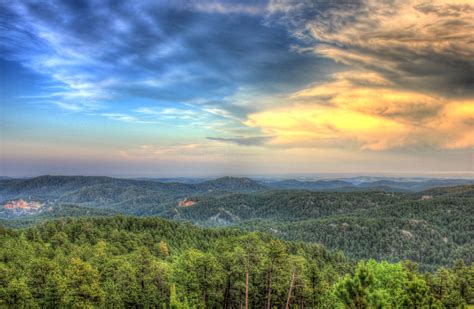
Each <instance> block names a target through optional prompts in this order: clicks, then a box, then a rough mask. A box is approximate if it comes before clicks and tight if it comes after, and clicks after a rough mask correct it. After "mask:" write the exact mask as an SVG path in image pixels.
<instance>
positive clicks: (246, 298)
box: [245, 270, 249, 309]
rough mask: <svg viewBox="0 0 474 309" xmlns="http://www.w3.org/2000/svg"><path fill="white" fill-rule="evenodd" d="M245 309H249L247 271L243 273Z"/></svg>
mask: <svg viewBox="0 0 474 309" xmlns="http://www.w3.org/2000/svg"><path fill="white" fill-rule="evenodd" d="M245 309H249V271H248V270H246V271H245Z"/></svg>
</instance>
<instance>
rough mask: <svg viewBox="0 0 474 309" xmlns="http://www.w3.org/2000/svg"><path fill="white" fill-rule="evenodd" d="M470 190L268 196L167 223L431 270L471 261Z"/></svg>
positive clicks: (208, 201)
mask: <svg viewBox="0 0 474 309" xmlns="http://www.w3.org/2000/svg"><path fill="white" fill-rule="evenodd" d="M473 188H474V186H462V187H452V188H449V189H446V188H441V189H435V190H430V191H426V192H421V193H417V194H407V193H388V192H372V191H370V192H351V193H349V192H337V193H333V192H332V193H329V192H312V191H295V190H283V191H266V192H261V193H256V194H233V195H226V196H220V197H202V198H196V199H194V201H195V204H193V205H192V206H191V207H186V208H180V207H175V208H172V209H170V210H169V211H168V212H167V213H165V214H164V216H166V217H169V218H172V219H177V220H189V221H193V222H196V223H199V224H201V225H207V226H222V225H224V226H226V225H237V226H241V227H242V228H244V229H249V230H263V231H267V232H269V233H272V234H273V235H275V236H276V237H279V238H283V239H287V240H302V241H306V242H316V243H321V244H324V245H325V246H327V247H329V248H331V249H337V250H343V251H344V252H345V253H346V254H347V255H349V256H351V257H354V258H357V259H360V258H377V259H388V260H391V261H399V260H403V259H411V260H413V261H416V262H418V263H420V264H421V265H422V266H423V267H433V266H436V265H448V264H450V263H452V262H453V261H454V260H456V259H464V260H465V261H466V262H471V261H472V260H473V256H472V252H473V249H474V242H473V239H474V224H473V222H474V198H472V197H471V196H470V192H472V190H473ZM437 192H438V193H439V194H435V193H437ZM441 192H443V194H441ZM447 192H449V194H448V193H447ZM431 194H433V195H431Z"/></svg>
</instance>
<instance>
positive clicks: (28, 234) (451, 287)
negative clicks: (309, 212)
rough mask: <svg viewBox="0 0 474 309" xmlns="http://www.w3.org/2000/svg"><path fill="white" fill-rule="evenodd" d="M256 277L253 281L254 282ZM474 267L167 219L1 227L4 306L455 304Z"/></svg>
mask: <svg viewBox="0 0 474 309" xmlns="http://www.w3.org/2000/svg"><path fill="white" fill-rule="evenodd" d="M247 277H248V281H247V280H246V279H247ZM473 282H474V268H473V266H472V265H471V264H465V263H464V262H462V261H459V262H457V263H456V265H455V266H454V267H452V268H440V269H439V270H437V271H436V272H428V273H420V272H419V271H418V270H417V267H416V265H415V264H413V263H412V262H406V263H396V264H393V263H388V262H376V261H375V260H369V261H367V262H359V263H358V264H357V265H356V266H355V267H354V266H353V265H352V264H351V263H349V262H348V261H347V260H346V259H345V257H344V255H342V254H341V253H331V252H328V251H326V250H325V249H324V248H323V247H322V246H320V245H314V244H313V245H312V244H305V243H293V242H284V241H281V240H278V239H275V238H273V237H271V236H270V235H268V234H262V233H257V232H253V233H244V232H242V231H238V230H232V229H205V228H200V227H196V226H193V225H190V224H185V223H176V222H171V221H166V220H163V219H159V218H142V219H138V218H133V217H113V218H84V219H62V220H56V221H48V222H44V223H42V224H40V225H38V226H35V227H31V228H28V229H23V230H20V229H16V230H15V229H0V307H20V308H21V307H23V308H35V307H40V308H58V307H67V308H70V307H77V308H92V307H94V308H95V307H97V308H100V307H113V308H130V307H132V308H237V307H241V306H242V307H244V306H245V296H246V290H247V289H248V302H249V307H250V308H275V307H276V308H283V307H285V306H287V305H288V307H290V308H301V307H303V306H304V307H306V308H337V307H341V306H342V307H348V308H416V307H418V308H422V307H430V306H431V307H432V308H438V307H441V308H442V307H450V308H453V307H454V308H456V307H460V306H464V305H467V304H472V303H473V288H472V287H473V286H474V284H473Z"/></svg>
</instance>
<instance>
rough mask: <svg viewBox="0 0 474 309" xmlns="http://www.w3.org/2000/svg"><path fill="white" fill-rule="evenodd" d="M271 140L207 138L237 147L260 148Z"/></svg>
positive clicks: (264, 137) (265, 137) (238, 137)
mask: <svg viewBox="0 0 474 309" xmlns="http://www.w3.org/2000/svg"><path fill="white" fill-rule="evenodd" d="M271 138H272V137H271V136H236V137H207V139H208V140H210V141H216V142H223V143H232V144H236V145H239V146H262V145H265V144H266V143H267V142H268V141H269V140H270V139H271Z"/></svg>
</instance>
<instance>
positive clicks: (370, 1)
mask: <svg viewBox="0 0 474 309" xmlns="http://www.w3.org/2000/svg"><path fill="white" fill-rule="evenodd" d="M347 7H348V6H346V5H340V6H337V5H335V8H334V9H331V10H329V11H327V12H324V13H322V14H320V15H315V16H314V18H312V19H310V20H308V21H306V22H305V23H304V25H297V26H292V25H290V26H289V28H290V29H291V30H292V33H293V35H294V36H295V37H296V38H301V37H303V38H304V39H305V40H306V45H305V46H304V47H295V48H294V49H295V50H296V51H298V52H301V53H307V52H310V53H314V54H316V55H318V56H320V57H325V58H329V59H332V60H334V61H336V62H339V63H342V64H344V65H345V66H346V68H347V69H346V71H342V72H338V73H336V74H333V75H332V77H331V78H329V79H327V80H326V81H325V82H318V83H315V84H312V85H308V86H306V87H304V88H303V89H300V90H299V91H296V92H294V93H290V94H288V95H287V102H286V105H283V106H282V104H279V106H278V107H276V108H273V109H266V110H261V111H259V112H255V113H252V114H250V115H249V116H248V120H247V121H246V123H245V124H246V125H248V126H251V127H255V128H260V129H261V130H262V132H264V133H265V134H268V135H272V136H275V138H274V139H273V140H272V141H271V144H272V145H275V146H292V147H307V148H311V147H319V148H324V147H326V148H341V147H342V148H352V149H370V150H376V151H380V150H389V149H407V148H430V149H469V148H472V147H474V98H473V89H472V86H473V85H472V75H471V76H470V74H469V72H471V68H472V66H473V62H474V44H473V37H474V3H473V2H472V1H456V0H454V1H444V0H435V1H418V0H395V1H390V2H383V1H376V0H366V1H362V2H361V3H360V4H357V5H354V6H350V7H351V8H353V9H352V10H347ZM274 9H275V10H278V11H279V12H284V14H285V16H286V18H287V19H291V17H292V16H299V15H298V12H299V11H298V7H297V6H291V5H287V6H283V5H281V4H280V5H278V6H275V8H274ZM299 13H301V12H299ZM342 21H344V22H342ZM311 40H313V41H314V44H313V46H310V47H308V44H307V43H308V42H309V41H311Z"/></svg>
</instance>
